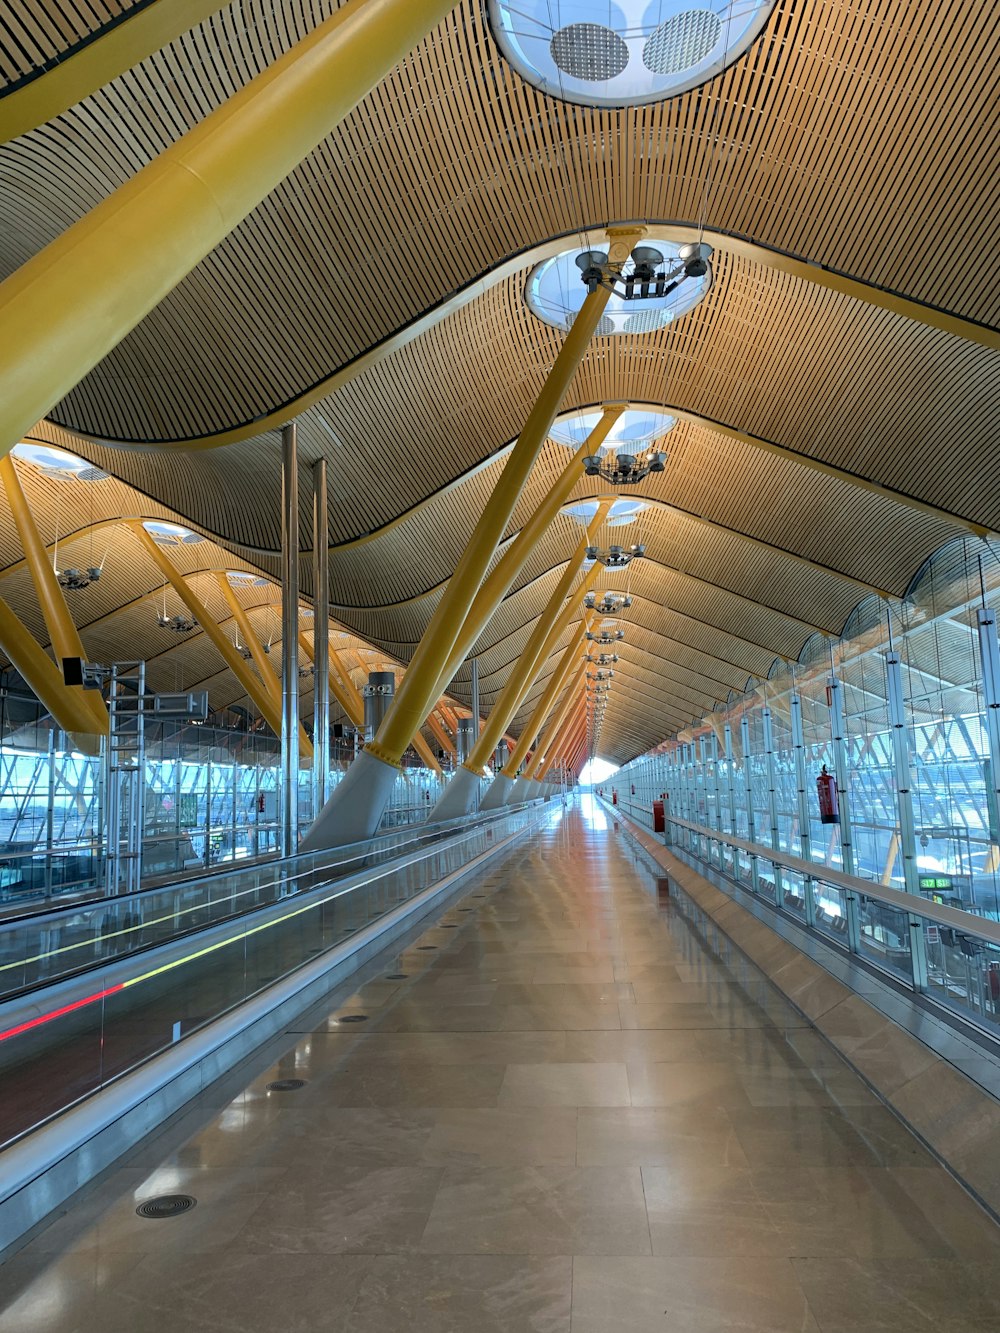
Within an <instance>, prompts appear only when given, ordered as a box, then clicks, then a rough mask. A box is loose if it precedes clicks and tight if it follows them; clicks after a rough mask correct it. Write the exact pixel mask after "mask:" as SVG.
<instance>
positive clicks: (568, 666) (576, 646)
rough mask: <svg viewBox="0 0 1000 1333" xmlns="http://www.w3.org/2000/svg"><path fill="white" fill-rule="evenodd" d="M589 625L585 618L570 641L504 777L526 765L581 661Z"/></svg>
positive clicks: (505, 767) (520, 738)
mask: <svg viewBox="0 0 1000 1333" xmlns="http://www.w3.org/2000/svg"><path fill="white" fill-rule="evenodd" d="M588 624H589V620H588V618H587V616H584V618H583V620H582V621H581V622H580V628H579V629H578V630H577V632H576V633H575V634H574V635H573V638H572V639H571V640H570V643H569V646H568V647H567V649H566V651H565V652H564V653H563V655H562V658H561V660H560V662H559V665H558V666H557V667H556V669H555V671H554V672H553V674H552V679H551V680H550V681H549V683H548V685H547V686H546V687H545V690H544V692H543V694H542V697H541V699H539V701H538V703H537V704H536V706H535V711H534V713H533V714H532V716H531V721H530V722H529V723H528V725H527V726H526V727H525V728H524V730H523V731H522V732H521V735H520V736H519V737H518V741H517V744H516V745H515V746H514V750H513V753H512V754H511V756H510V758H509V759H508V760H507V762H506V763H505V764H504V766H503V768H502V770H501V772H502V773H503V775H504V777H507V778H516V777H517V770H518V769H519V768H520V767H521V765H522V764H523V763H524V759H525V756H526V755H527V753H528V751H529V750H530V749H531V745H532V742H533V741H534V739H535V737H536V736H537V735H538V733H539V732H540V731H541V729H542V726H543V725H544V723H545V719H546V718H547V717H548V715H549V713H550V712H551V711H552V706H553V704H554V703H555V701H556V699H558V697H559V695H560V694H561V693H562V690H563V688H564V686H565V685H566V682H567V680H568V679H569V677H570V674H571V672H572V670H573V667H574V665H575V664H576V663H577V662H578V661H579V660H580V649H581V648H582V647H583V643H584V635H585V634H586V632H587V625H588ZM584 665H586V663H584Z"/></svg>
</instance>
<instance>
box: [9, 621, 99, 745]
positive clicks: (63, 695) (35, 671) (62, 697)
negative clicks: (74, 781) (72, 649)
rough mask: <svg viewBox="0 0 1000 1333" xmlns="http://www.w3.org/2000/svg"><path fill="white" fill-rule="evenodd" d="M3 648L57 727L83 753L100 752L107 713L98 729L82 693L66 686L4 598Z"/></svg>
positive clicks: (77, 688)
mask: <svg viewBox="0 0 1000 1333" xmlns="http://www.w3.org/2000/svg"><path fill="white" fill-rule="evenodd" d="M0 649H2V651H3V652H4V653H5V654H6V656H7V657H9V658H10V662H11V665H12V666H13V668H14V670H15V671H17V672H19V673H20V675H21V676H23V677H24V681H25V684H26V685H27V686H28V688H29V689H30V690H31V691H32V693H33V694H34V695H35V697H36V698H37V699H38V701H39V703H40V704H41V705H42V707H43V708H44V709H46V710H47V711H48V712H49V713H50V714H51V715H52V719H53V721H54V722H55V723H56V725H57V726H59V727H60V728H61V729H62V730H63V731H65V732H68V733H69V734H70V735H71V736H72V737H73V739H74V741H75V742H76V744H77V745H78V746H79V747H80V749H81V750H82V751H83V752H84V754H97V753H98V752H99V751H100V742H99V740H98V737H99V736H101V735H107V731H108V715H107V712H105V714H104V726H103V727H102V728H99V727H98V723H97V720H96V719H95V718H94V715H93V713H92V712H91V710H90V709H89V708H87V707H86V706H85V703H84V700H85V695H84V692H83V690H81V689H80V688H79V687H76V688H72V689H71V688H70V687H69V686H67V685H65V684H63V678H62V671H61V670H60V669H59V668H58V667H56V666H54V665H53V663H52V661H51V659H50V658H49V656H48V654H47V653H46V652H45V651H44V649H43V648H42V647H41V645H40V644H39V643H37V642H36V641H35V639H34V637H33V636H32V635H31V634H29V633H28V631H27V630H26V629H25V627H24V626H23V625H22V624H21V622H20V620H18V618H17V616H16V615H15V614H14V612H13V611H12V610H11V608H10V607H9V606H8V605H7V603H6V602H5V601H4V600H3V598H2V597H0Z"/></svg>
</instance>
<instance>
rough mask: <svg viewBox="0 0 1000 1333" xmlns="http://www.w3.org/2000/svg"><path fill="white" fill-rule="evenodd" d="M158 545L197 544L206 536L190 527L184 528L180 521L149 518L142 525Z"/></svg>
mask: <svg viewBox="0 0 1000 1333" xmlns="http://www.w3.org/2000/svg"><path fill="white" fill-rule="evenodd" d="M142 526H143V527H144V528H145V529H146V531H147V532H148V533H149V535H150V536H151V537H152V539H153V541H154V542H156V544H157V546H180V545H181V544H183V545H185V546H195V545H197V543H198V542H203V541H204V540H205V538H204V537H202V536H200V535H199V534H198V533H197V532H192V531H191V529H190V528H182V527H181V525H180V524H179V523H164V522H163V521H162V519H158V518H157V519H153V518H150V519H147V520H146V521H145V522H144V523H143V525H142Z"/></svg>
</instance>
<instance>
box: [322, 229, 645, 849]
mask: <svg viewBox="0 0 1000 1333" xmlns="http://www.w3.org/2000/svg"><path fill="white" fill-rule="evenodd" d="M643 232H644V229H643V228H635V227H629V228H609V231H608V240H609V259H610V263H611V265H612V266H613V267H620V266H621V265H622V264H624V263H625V261H626V260H627V259H628V257H629V255H630V254H631V252H632V248H633V246H634V245H635V244H636V243H637V241H639V240H640V239H641V237H642V235H643ZM609 296H610V292H609V291H608V289H607V288H605V287H603V286H599V287H597V289H596V290H595V291H593V292H590V293H588V295H587V296H586V298H585V299H584V302H583V305H582V306H581V308H580V311H579V313H578V314H577V316H576V318H575V320H574V321H573V326H572V328H571V329H570V330H569V333H568V334H567V335H566V338H565V340H564V341H563V345H562V347H561V348H560V350H559V354H558V356H557V357H556V359H555V362H554V364H553V366H552V369H551V370H550V372H549V375H548V378H547V379H546V382H545V386H544V387H543V389H542V391H541V393H540V394H539V396H538V400H537V401H536V403H535V406H534V407H533V408H532V410H531V412H530V414H529V416H528V420H527V421H526V422H525V424H524V428H523V429H522V431H521V433H520V435H519V437H518V441H517V443H516V444H515V446H514V448H513V450H512V451H511V454H510V456H509V457H508V459H507V464H506V466H505V468H504V470H503V473H502V474H501V476H500V479H499V481H498V482H497V485H496V488H495V489H494V491H493V494H492V495H491V497H490V499H489V501H488V502H487V504H486V508H485V509H484V510H483V512H482V514H481V515H480V517H479V521H478V523H477V524H476V526H475V529H474V531H473V533H472V536H471V537H470V539H469V542H468V545H467V546H466V548H465V551H464V552H463V554H462V558H461V559H460V560H459V562H458V565H457V566H456V568H455V572H454V574H453V575H452V576H451V578H450V579H449V580H448V586H447V588H446V589H445V591H444V595H443V596H442V597H441V600H440V601H439V602H438V605H437V607H436V609H435V611H434V614H433V615H432V616H431V619H430V623H429V624H428V626H427V629H426V630H425V632H424V635H423V637H422V639H421V640H420V643H419V644H418V645H417V649H416V651H415V652H414V654H413V657H412V658H411V659H410V663H409V665H408V667H407V670H406V675H405V676H404V677H403V682H402V684H401V686H400V688H399V690H398V692H397V694H396V696H395V698H394V700H393V703H392V706H391V708H390V709H389V711H388V713H387V714H386V716H385V718H384V719H383V721H382V725H381V726H380V727H379V730H378V734H377V736H376V737H375V739H374V741H373V742H372V743H371V744H370V745H369V746H367V747H366V749H365V754H366V756H367V758H368V759H370V760H373V761H375V762H378V763H381V764H383V765H384V766H385V767H386V768H387V769H388V770H390V772H391V771H392V770H394V769H395V768H396V767H397V766H398V764H399V760H400V757H401V755H402V754H403V752H404V751H405V749H406V747H407V746H408V745H409V743H410V741H411V739H412V737H413V735H414V733H415V732H416V730H417V728H418V727H419V726H420V724H421V723H422V722H423V720H424V718H425V717H426V716H427V714H428V713H429V712H430V710H431V706H432V704H434V703H435V701H436V700H437V699H438V698H439V697H440V694H441V691H440V690H439V689H438V688H437V685H438V679H439V677H440V675H441V672H442V669H443V667H444V666H445V665H446V664H447V662H448V660H449V658H450V656H451V654H452V652H453V651H454V650H455V647H456V643H457V641H458V638H459V634H460V633H461V632H463V627H464V626H465V624H466V620H467V617H468V614H469V610H470V608H471V606H472V603H473V601H474V599H475V597H476V594H477V592H478V591H479V589H480V587H481V586H482V583H483V579H484V577H485V575H486V571H487V569H488V568H489V564H490V561H491V560H492V559H493V557H494V555H495V554H496V550H497V546H498V545H499V543H500V539H501V537H502V536H503V533H504V530H505V529H506V527H507V524H508V523H509V522H510V517H511V514H512V513H513V512H514V506H515V505H516V504H517V501H518V499H519V498H520V495H521V492H522V491H523V489H524V485H525V482H526V481H527V479H528V477H529V475H530V473H531V469H532V468H533V467H534V465H535V462H536V460H537V458H538V455H539V453H540V451H541V448H542V445H543V444H544V443H545V439H546V437H547V436H548V433H549V430H550V429H551V427H552V423H553V421H554V420H555V417H556V413H557V412H558V411H559V408H560V407H561V405H562V401H563V398H564V397H565V395H566V392H567V390H568V389H569V386H570V383H571V382H572V379H573V376H574V375H575V374H576V370H577V367H578V366H579V364H580V362H581V360H582V359H583V357H584V355H585V354H586V351H587V348H588V346H589V345H590V340H591V338H592V337H593V334H594V331H595V329H596V328H597V325H598V323H599V321H600V318H601V315H602V314H603V313H604V308H605V306H606V305H607V302H608V298H609ZM465 632H468V630H467V629H466V630H465ZM472 642H474V639H473V640H472ZM370 769H371V765H370V764H369V763H366V764H365V770H366V773H367V772H368V771H369V770H370ZM391 790H392V786H391V783H389V782H388V780H386V781H384V782H382V783H374V782H373V783H367V782H366V784H365V786H364V787H363V788H356V787H355V786H354V785H353V784H348V783H345V782H342V783H341V784H340V785H339V786H338V787H337V789H336V790H335V792H334V793H333V795H332V797H331V798H330V800H329V801H328V802H327V805H326V807H325V809H324V810H323V811H322V812H321V814H320V816H319V817H318V818H317V820H316V822H315V823H314V824H313V827H312V828H311V829H310V831H309V834H308V837H307V839H306V842H305V843H304V844H303V849H304V850H307V851H312V850H316V849H317V848H325V847H335V846H340V845H341V844H342V843H343V842H345V841H347V840H348V839H349V838H356V837H357V836H358V835H359V830H362V832H361V833H360V836H362V837H365V836H368V834H370V833H372V832H374V830H375V829H376V828H377V827H378V824H379V821H380V820H381V818H382V813H383V811H384V809H385V801H388V794H389V792H390V791H391ZM381 791H384V792H385V800H384V801H383V803H382V805H380V806H378V807H377V808H376V807H374V806H372V807H370V808H368V809H364V808H363V807H361V806H360V805H358V804H357V802H358V801H359V800H361V799H368V797H369V796H370V795H372V794H377V793H378V792H381ZM362 793H364V796H363V795H362Z"/></svg>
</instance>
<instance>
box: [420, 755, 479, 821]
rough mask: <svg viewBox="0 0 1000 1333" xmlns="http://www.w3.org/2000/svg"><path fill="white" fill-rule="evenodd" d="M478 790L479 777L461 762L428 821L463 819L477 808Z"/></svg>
mask: <svg viewBox="0 0 1000 1333" xmlns="http://www.w3.org/2000/svg"><path fill="white" fill-rule="evenodd" d="M478 791H479V778H478V777H477V776H476V774H475V773H472V772H470V771H469V769H467V768H466V767H465V766H464V765H463V764H460V765H459V766H458V768H457V769H456V770H455V773H454V775H453V776H452V779H451V781H450V782H449V783H448V785H447V787H445V789H444V791H443V792H442V793H441V795H440V796H439V797H438V800H437V804H436V805H435V806H434V809H433V810H432V811H431V812H430V814H429V815H428V816H427V822H428V823H429V824H440V823H443V822H444V821H445V820H446V819H461V818H462V816H463V815H467V814H469V813H470V812H471V811H472V810H473V809H474V808H475V805H476V795H477V793H478Z"/></svg>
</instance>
